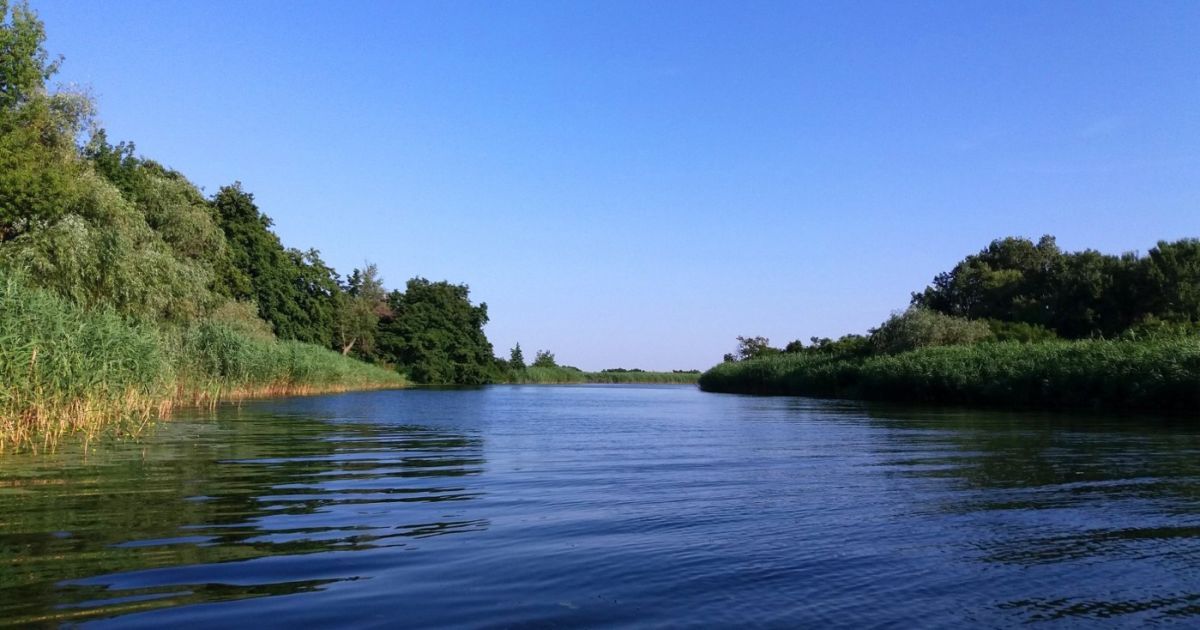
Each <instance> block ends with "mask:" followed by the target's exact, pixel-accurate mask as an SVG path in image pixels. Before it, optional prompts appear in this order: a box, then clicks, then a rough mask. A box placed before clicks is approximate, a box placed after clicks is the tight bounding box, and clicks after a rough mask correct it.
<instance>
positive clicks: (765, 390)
mask: <svg viewBox="0 0 1200 630" xmlns="http://www.w3.org/2000/svg"><path fill="white" fill-rule="evenodd" d="M699 384H700V388H701V389H702V390H704V391H708V392H722V393H739V394H768V395H795V396H811V397H819V398H851V399H863V400H881V401H900V402H927V403H947V404H963V405H978V406H992V407H1016V408H1045V409H1055V408H1105V409H1120V410H1149V411H1155V412H1170V413H1180V414H1200V339H1196V338H1183V339H1172V340H1156V341H1100V340H1086V341H1053V342H1042V343H1017V342H1003V343H983V344H977V345H955V346H941V347H929V348H921V349H919V350H913V351H910V352H903V353H899V354H891V355H876V356H869V357H865V358H854V357H839V356H836V355H822V354H816V353H805V354H790V353H785V354H778V355H772V356H766V357H761V358H755V359H748V360H744V361H734V362H727V363H722V364H720V365H717V366H715V367H713V368H712V369H710V370H708V371H707V372H705V373H704V375H703V376H702V377H701V378H700V380H699Z"/></svg>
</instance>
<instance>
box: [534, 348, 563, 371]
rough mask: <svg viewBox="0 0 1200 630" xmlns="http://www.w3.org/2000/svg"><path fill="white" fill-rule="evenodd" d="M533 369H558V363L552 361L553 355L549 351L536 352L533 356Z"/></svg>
mask: <svg viewBox="0 0 1200 630" xmlns="http://www.w3.org/2000/svg"><path fill="white" fill-rule="evenodd" d="M533 367H537V368H553V367H558V362H557V361H555V360H554V353H553V352H550V351H549V350H538V351H537V352H536V353H535V354H534V356H533Z"/></svg>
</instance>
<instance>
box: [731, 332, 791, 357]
mask: <svg viewBox="0 0 1200 630" xmlns="http://www.w3.org/2000/svg"><path fill="white" fill-rule="evenodd" d="M737 342H738V347H737V352H735V353H734V358H735V359H736V360H738V361H745V360H747V359H756V358H758V357H765V356H768V355H772V354H779V353H780V352H782V350H780V349H779V348H772V347H771V340H770V339H767V338H766V337H743V336H740V335H739V336H738V338H737Z"/></svg>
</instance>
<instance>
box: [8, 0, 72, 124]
mask: <svg viewBox="0 0 1200 630" xmlns="http://www.w3.org/2000/svg"><path fill="white" fill-rule="evenodd" d="M45 41H46V29H45V26H44V25H43V24H42V21H41V20H39V19H38V17H37V14H36V13H34V12H33V10H32V9H30V8H29V3H27V2H18V3H16V4H11V5H10V3H9V0H0V110H12V109H14V108H16V107H17V106H19V105H21V104H23V103H26V102H28V101H29V100H30V99H32V98H34V97H36V96H38V95H41V94H42V93H43V92H44V91H45V85H46V80H47V79H49V78H50V77H51V76H53V75H54V73H55V72H58V66H59V64H60V62H61V60H58V59H55V60H51V59H50V55H49V54H48V53H47V52H46V49H45V48H43V46H42V44H43V42H45Z"/></svg>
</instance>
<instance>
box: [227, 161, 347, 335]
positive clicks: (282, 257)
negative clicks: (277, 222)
mask: <svg viewBox="0 0 1200 630" xmlns="http://www.w3.org/2000/svg"><path fill="white" fill-rule="evenodd" d="M211 206H212V209H213V212H214V213H215V215H216V217H217V219H218V222H219V224H220V227H221V230H222V231H223V232H224V234H225V239H226V243H227V245H228V247H229V255H230V261H231V266H232V271H231V273H230V274H229V275H228V277H227V278H226V281H227V282H228V285H227V287H226V289H227V291H228V293H229V294H230V295H232V296H233V297H234V298H236V299H240V300H253V301H254V302H255V303H256V304H258V312H259V315H260V316H261V317H262V318H263V319H265V320H267V321H268V322H270V323H271V326H272V329H273V330H274V331H275V334H276V335H277V336H279V337H281V338H283V339H296V340H299V341H305V342H308V343H317V344H321V345H326V346H328V345H329V344H330V342H331V324H332V320H333V318H334V316H335V315H334V314H335V312H336V310H337V302H336V299H337V298H334V297H333V295H335V292H334V290H333V289H332V286H331V283H330V280H331V278H332V277H333V275H332V270H331V269H329V268H328V267H327V266H325V264H324V263H323V262H320V258H319V257H318V256H316V254H315V252H311V251H310V252H308V253H302V254H297V253H290V254H289V252H288V250H286V249H284V247H283V244H282V243H280V241H279V237H278V236H276V235H275V234H274V233H273V232H271V229H270V228H271V225H272V222H271V219H270V217H268V216H266V215H265V214H263V213H262V212H260V211H259V209H258V206H256V205H255V204H254V196H253V195H252V194H250V193H248V192H246V191H245V190H243V189H242V186H241V184H240V183H235V184H233V185H232V186H225V187H222V188H221V189H220V190H219V191H218V192H217V194H216V195H215V196H214V197H213V199H212V201H211ZM306 266H307V267H306ZM314 303H316V304H318V305H320V307H319V308H318V309H317V310H315V311H313V310H310V307H312V306H313V304H314Z"/></svg>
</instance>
